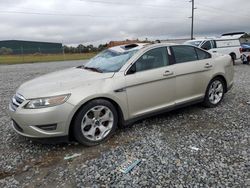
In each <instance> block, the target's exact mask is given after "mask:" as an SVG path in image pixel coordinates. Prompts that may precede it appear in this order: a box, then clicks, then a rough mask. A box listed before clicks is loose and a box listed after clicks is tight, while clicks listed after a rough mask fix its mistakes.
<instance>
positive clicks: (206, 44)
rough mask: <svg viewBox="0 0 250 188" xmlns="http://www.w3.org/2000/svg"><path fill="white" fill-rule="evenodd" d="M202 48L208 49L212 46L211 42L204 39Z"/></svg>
mask: <svg viewBox="0 0 250 188" xmlns="http://www.w3.org/2000/svg"><path fill="white" fill-rule="evenodd" d="M201 48H202V49H204V50H210V49H211V48H212V46H211V42H210V41H206V42H205V43H204V44H203V45H202V46H201Z"/></svg>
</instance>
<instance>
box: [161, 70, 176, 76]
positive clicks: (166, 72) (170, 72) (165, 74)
mask: <svg viewBox="0 0 250 188" xmlns="http://www.w3.org/2000/svg"><path fill="white" fill-rule="evenodd" d="M173 74H174V72H173V71H169V70H167V71H165V72H164V73H163V76H171V75H173Z"/></svg>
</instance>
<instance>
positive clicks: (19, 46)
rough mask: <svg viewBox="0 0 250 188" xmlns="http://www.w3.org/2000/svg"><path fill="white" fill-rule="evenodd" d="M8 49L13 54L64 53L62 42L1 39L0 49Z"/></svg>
mask: <svg viewBox="0 0 250 188" xmlns="http://www.w3.org/2000/svg"><path fill="white" fill-rule="evenodd" d="M1 48H2V49H3V48H5V49H8V50H9V51H11V54H36V53H40V54H58V53H62V51H63V47H62V43H52V42H36V41H22V40H3V41H0V49H1Z"/></svg>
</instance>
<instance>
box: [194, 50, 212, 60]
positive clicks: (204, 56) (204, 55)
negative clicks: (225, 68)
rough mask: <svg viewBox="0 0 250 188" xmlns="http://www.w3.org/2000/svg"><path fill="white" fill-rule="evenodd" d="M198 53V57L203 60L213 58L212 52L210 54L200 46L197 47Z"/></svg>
mask: <svg viewBox="0 0 250 188" xmlns="http://www.w3.org/2000/svg"><path fill="white" fill-rule="evenodd" d="M195 50H196V52H197V55H198V59H199V60H202V59H209V58H211V54H209V53H208V52H205V51H203V50H200V49H198V48H195Z"/></svg>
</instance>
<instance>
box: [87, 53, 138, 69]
mask: <svg viewBox="0 0 250 188" xmlns="http://www.w3.org/2000/svg"><path fill="white" fill-rule="evenodd" d="M137 51H138V50H132V51H126V52H117V51H113V50H111V49H108V50H104V51H103V52H101V53H99V54H98V55H97V56H95V57H93V58H92V59H90V61H89V62H88V63H87V64H86V65H85V66H84V68H85V69H89V70H92V71H96V72H117V71H119V70H120V69H121V67H122V66H123V65H124V64H125V63H126V62H127V61H128V60H129V59H130V58H131V57H132V56H133V55H134V54H135V53H136V52H137Z"/></svg>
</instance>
